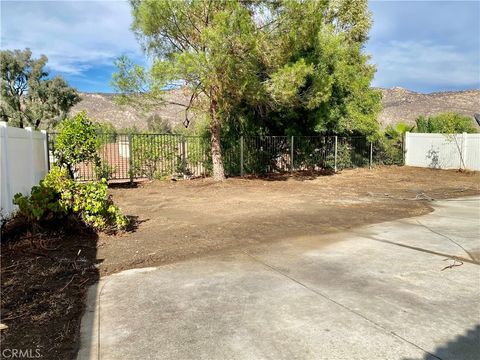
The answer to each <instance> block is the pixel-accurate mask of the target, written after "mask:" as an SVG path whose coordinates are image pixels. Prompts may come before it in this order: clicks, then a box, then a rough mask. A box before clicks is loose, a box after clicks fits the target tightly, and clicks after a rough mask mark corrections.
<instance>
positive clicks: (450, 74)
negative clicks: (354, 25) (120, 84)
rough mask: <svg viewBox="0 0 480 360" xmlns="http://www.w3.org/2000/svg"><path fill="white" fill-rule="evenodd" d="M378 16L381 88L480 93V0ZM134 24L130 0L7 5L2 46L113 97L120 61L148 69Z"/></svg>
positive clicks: (375, 56)
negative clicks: (42, 59) (27, 51)
mask: <svg viewBox="0 0 480 360" xmlns="http://www.w3.org/2000/svg"><path fill="white" fill-rule="evenodd" d="M370 9H371V11H372V12H373V18H374V25H373V28H372V30H371V32H370V40H369V42H368V44H367V46H366V51H367V52H368V53H370V54H371V55H372V60H371V61H372V62H373V63H375V64H376V65H377V74H376V76H375V80H374V82H373V85H374V86H380V87H393V86H401V87H405V88H408V89H411V90H414V91H419V92H433V91H444V90H463V89H473V88H480V35H479V34H480V1H372V2H370ZM130 22H131V17H130V8H129V5H128V3H127V2H125V1H106V0H105V1H75V0H72V1H4V0H1V28H0V30H1V37H0V41H1V43H0V46H1V48H2V49H14V48H25V47H30V48H31V49H32V51H33V52H34V54H35V55H39V54H45V55H47V56H48V58H49V62H48V67H49V70H50V72H51V74H53V75H55V74H60V75H62V76H63V77H65V78H66V79H67V81H68V82H69V83H70V84H71V85H72V86H74V87H76V88H78V89H79V90H81V91H89V92H94V91H98V92H110V91H111V90H112V89H111V88H110V86H109V81H110V78H111V73H112V72H113V71H114V68H113V65H112V63H113V61H114V59H115V58H116V57H118V56H119V55H122V54H126V55H128V56H130V57H131V58H133V59H134V60H135V61H136V62H138V63H143V64H144V63H145V62H146V59H145V56H144V55H143V54H142V51H141V48H140V46H139V45H138V43H137V41H136V39H135V37H134V35H133V34H132V33H131V31H130V29H129V27H130Z"/></svg>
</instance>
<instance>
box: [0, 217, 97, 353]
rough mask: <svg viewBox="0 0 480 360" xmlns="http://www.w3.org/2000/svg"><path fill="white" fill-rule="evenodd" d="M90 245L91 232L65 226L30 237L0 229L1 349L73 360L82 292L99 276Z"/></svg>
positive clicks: (93, 245)
mask: <svg viewBox="0 0 480 360" xmlns="http://www.w3.org/2000/svg"><path fill="white" fill-rule="evenodd" d="M60 228H62V230H61V231H58V229H60ZM52 229H53V228H52ZM10 230H11V229H10ZM96 243H97V235H96V234H95V233H92V232H89V231H86V230H82V229H78V228H68V227H65V226H57V230H56V231H55V230H42V231H37V232H36V235H34V236H31V235H29V234H25V233H22V232H20V233H19V232H18V231H17V233H15V231H9V229H6V231H5V229H4V231H3V233H2V244H1V323H2V324H3V325H6V326H8V328H6V329H4V330H1V343H2V351H5V350H6V349H7V353H6V354H9V356H10V354H13V351H17V354H18V351H23V354H24V355H25V354H27V355H28V356H30V357H32V356H33V357H39V358H43V359H62V360H65V359H73V358H75V356H76V352H77V347H78V338H79V330H80V322H81V317H82V313H83V310H84V300H85V296H86V293H87V288H88V286H89V285H91V284H93V283H95V282H97V281H98V278H99V272H98V269H97V264H96ZM28 356H23V357H28ZM19 358H22V357H19Z"/></svg>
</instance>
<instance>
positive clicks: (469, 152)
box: [405, 132, 480, 170]
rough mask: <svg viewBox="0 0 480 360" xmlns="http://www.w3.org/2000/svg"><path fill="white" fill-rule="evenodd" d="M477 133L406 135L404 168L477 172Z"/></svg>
mask: <svg viewBox="0 0 480 360" xmlns="http://www.w3.org/2000/svg"><path fill="white" fill-rule="evenodd" d="M479 145H480V134H466V133H464V134H427V133H408V132H407V133H406V135H405V165H410V166H419V167H429V168H436V169H464V168H465V169H469V170H480V146H479Z"/></svg>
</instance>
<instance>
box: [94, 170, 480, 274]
mask: <svg viewBox="0 0 480 360" xmlns="http://www.w3.org/2000/svg"><path fill="white" fill-rule="evenodd" d="M111 193H112V195H113V198H114V200H115V202H116V203H118V204H119V206H120V207H121V209H122V211H123V212H124V213H126V214H128V215H135V216H138V219H139V221H140V224H139V228H138V229H137V231H136V232H133V233H128V234H124V235H123V236H115V237H109V236H101V237H100V239H99V243H98V253H97V259H98V261H100V262H101V265H100V268H99V270H100V274H101V275H106V274H111V273H114V272H118V271H121V270H123V269H129V268H136V267H146V266H155V265H160V264H164V263H170V262H175V261H178V260H183V259H187V258H190V257H193V256H200V255H202V254H206V253H209V254H211V253H212V252H215V251H222V250H226V249H231V248H235V247H242V246H248V245H250V244H255V243H259V242H270V241H276V240H280V239H285V238H290V237H300V236H314V235H318V234H324V233H328V232H334V231H341V230H344V229H348V228H351V227H355V226H359V225H364V224H372V223H379V222H383V221H388V220H393V219H399V218H405V217H410V216H416V215H421V214H425V213H428V212H430V211H431V207H430V206H429V202H430V201H431V200H432V199H444V198H453V197H459V196H467V195H476V194H479V193H480V173H473V172H458V171H445V170H431V169H421V168H412V167H380V168H375V169H372V170H369V169H354V170H344V171H342V172H341V173H339V174H335V175H321V176H305V175H300V174H296V175H295V176H293V177H290V176H276V177H272V178H269V179H240V178H232V179H228V180H227V181H225V182H223V183H215V182H213V181H212V180H210V179H197V180H190V181H176V182H175V181H163V182H161V181H157V182H151V183H144V184H141V185H139V186H138V187H137V188H114V189H112V190H111Z"/></svg>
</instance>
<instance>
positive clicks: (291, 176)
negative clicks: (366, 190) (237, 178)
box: [243, 169, 335, 181]
mask: <svg viewBox="0 0 480 360" xmlns="http://www.w3.org/2000/svg"><path fill="white" fill-rule="evenodd" d="M332 175H335V171H334V170H333V169H323V170H299V171H294V172H279V173H269V174H260V175H245V176H244V177H243V178H244V179H246V180H258V179H260V180H265V181H287V180H295V181H308V180H315V179H316V178H318V177H323V176H332Z"/></svg>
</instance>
